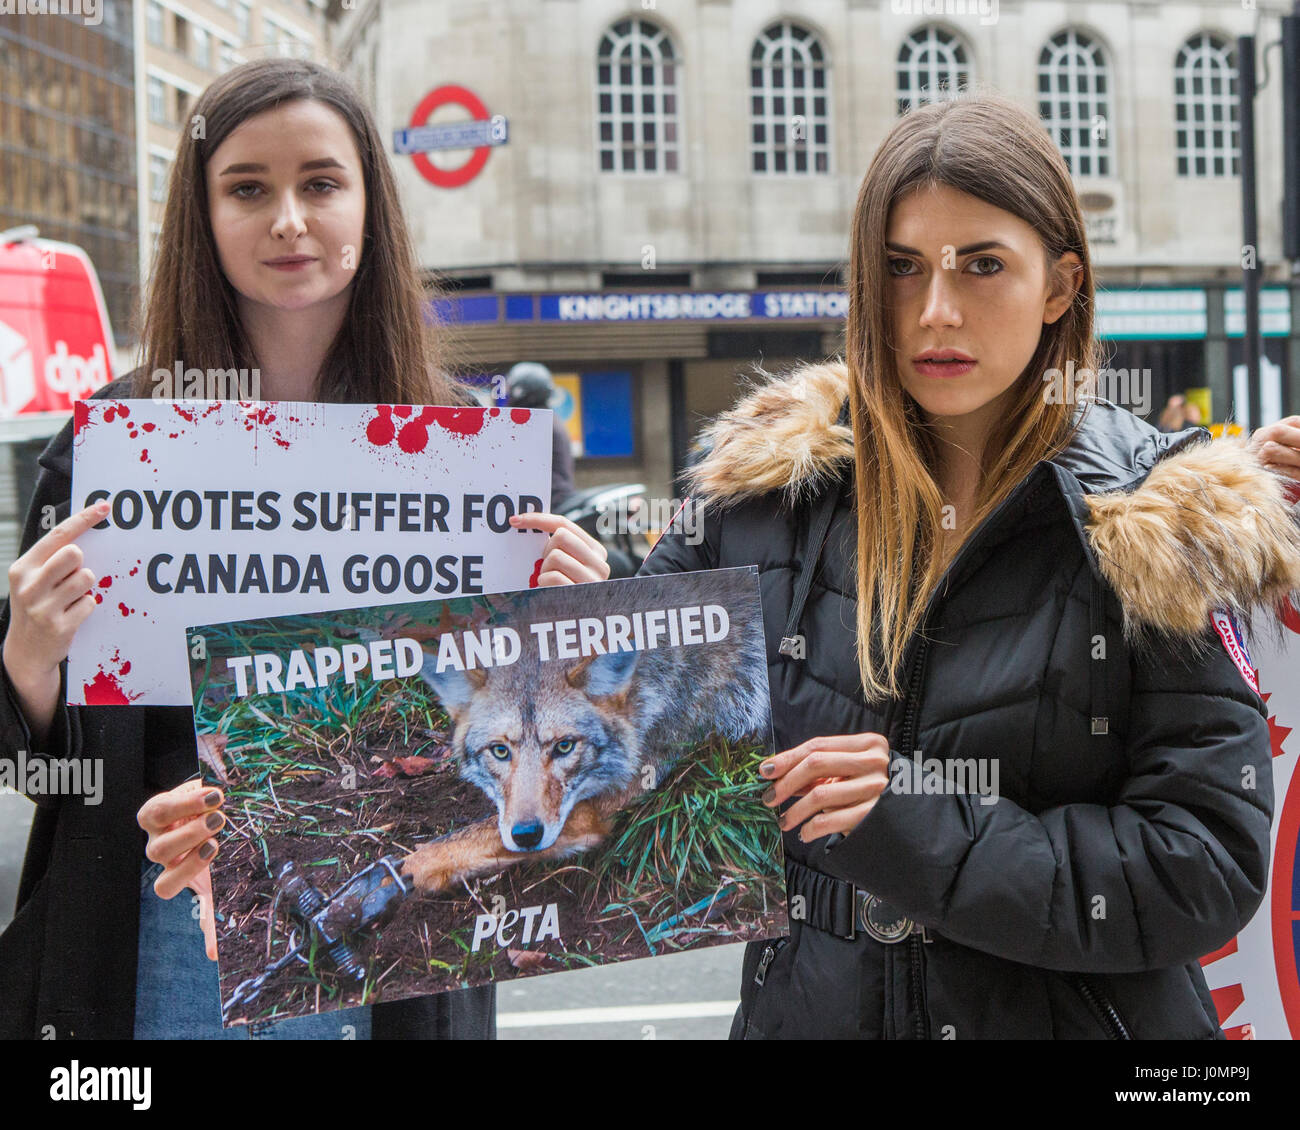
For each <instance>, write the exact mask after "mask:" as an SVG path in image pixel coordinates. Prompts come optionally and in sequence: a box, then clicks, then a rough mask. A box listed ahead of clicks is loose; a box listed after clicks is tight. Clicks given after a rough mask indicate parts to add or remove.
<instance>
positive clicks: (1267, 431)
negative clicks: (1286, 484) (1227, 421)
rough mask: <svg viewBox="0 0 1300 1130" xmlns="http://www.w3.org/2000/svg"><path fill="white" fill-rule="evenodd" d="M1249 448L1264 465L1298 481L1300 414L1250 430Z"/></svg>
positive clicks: (1299, 478) (1299, 479)
mask: <svg viewBox="0 0 1300 1130" xmlns="http://www.w3.org/2000/svg"><path fill="white" fill-rule="evenodd" d="M1250 449H1251V450H1252V451H1253V452H1255V454H1256V455H1258V456H1259V461H1260V462H1261V463H1263V464H1264V466H1265V467H1268V468H1270V469H1271V470H1274V471H1277V472H1278V473H1279V474H1282V475H1285V476H1286V477H1287V478H1288V479H1292V480H1294V481H1295V482H1300V416H1288V417H1287V418H1286V419H1285V420H1279V421H1278V422H1277V423H1276V424H1269V425H1268V426H1267V427H1264V428H1260V429H1259V430H1258V431H1255V432H1252V433H1251V436H1250Z"/></svg>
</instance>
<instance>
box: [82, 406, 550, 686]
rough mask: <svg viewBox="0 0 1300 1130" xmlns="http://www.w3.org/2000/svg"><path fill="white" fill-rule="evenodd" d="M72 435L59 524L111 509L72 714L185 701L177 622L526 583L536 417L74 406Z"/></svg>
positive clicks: (540, 414)
mask: <svg viewBox="0 0 1300 1130" xmlns="http://www.w3.org/2000/svg"><path fill="white" fill-rule="evenodd" d="M74 437H75V438H74V441H73V488H72V508H73V511H74V512H75V511H76V510H78V509H80V508H81V507H83V506H89V505H91V504H92V503H94V502H96V501H98V500H99V499H105V498H106V499H108V500H109V501H110V503H111V504H112V509H111V511H110V512H109V515H108V517H107V518H106V519H105V520H104V522H102V523H101V524H100V525H99V526H96V527H95V528H94V529H93V530H90V531H88V532H87V533H86V534H85V535H83V536H82V537H81V538H80V539H79V541H78V544H79V545H80V546H81V548H82V550H83V552H84V553H85V561H86V565H87V566H88V567H89V568H90V569H92V570H94V572H95V575H96V578H97V580H96V583H95V586H94V588H93V590H92V591H93V592H94V594H95V599H96V600H97V601H98V602H99V606H98V607H97V608H96V609H95V611H94V612H92V613H91V615H90V616H89V618H88V619H87V620H86V621H85V622H84V623H83V624H82V625H81V627H80V628H79V629H78V631H77V634H76V637H75V638H74V640H73V643H72V648H71V651H70V653H69V657H68V702H69V703H71V704H75V705H128V704H134V705H139V706H144V705H169V706H188V705H190V704H191V701H192V696H191V692H190V686H189V674H188V672H189V655H188V649H189V647H190V646H202V644H201V641H198V642H196V643H194V644H192V643H191V641H190V640H189V639H188V638H187V636H186V632H185V629H186V628H187V627H189V626H190V625H193V624H211V623H216V622H219V621H227V620H239V619H253V618H257V617H261V616H278V615H284V614H286V613H293V612H323V611H333V610H335V609H341V608H355V607H360V606H365V605H372V604H374V603H376V601H378V600H380V599H384V600H392V601H401V600H418V599H425V600H428V599H434V598H436V597H439V596H455V595H462V594H468V593H495V592H509V591H513V590H516V589H522V588H528V587H529V586H530V585H532V584H536V574H537V567H538V565H539V563H540V558H541V552H542V547H543V545H544V544H545V542H546V534H545V533H542V532H540V531H520V530H517V529H515V528H514V527H512V526H511V525H510V524H509V518H510V515H512V514H515V513H520V512H523V511H544V510H546V509H547V508H548V507H549V505H550V477H551V442H552V430H551V414H550V412H549V411H546V410H534V411H529V410H528V409H504V408H477V407H475V408H433V407H420V406H416V407H411V406H407V405H387V404H381V405H365V404H314V403H300V402H293V401H282V402H278V403H275V402H266V403H249V402H240V401H204V400H83V401H79V402H78V403H77V405H76V409H75V414H74Z"/></svg>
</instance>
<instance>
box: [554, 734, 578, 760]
mask: <svg viewBox="0 0 1300 1130" xmlns="http://www.w3.org/2000/svg"><path fill="white" fill-rule="evenodd" d="M577 744H578V741H577V739H576V738H561V739H560V740H559V741H558V742H556V743H555V745H554V746H552V747H551V753H552V755H553V756H555V757H563V756H565V754H569V753H572V752H573V750H574V747H575V746H576V745H577Z"/></svg>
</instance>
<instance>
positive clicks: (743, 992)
mask: <svg viewBox="0 0 1300 1130" xmlns="http://www.w3.org/2000/svg"><path fill="white" fill-rule="evenodd" d="M789 948H790V939H789V938H774V939H772V940H771V941H769V942H762V943H759V942H754V943H752V944H751V945H750V946H749V947H748V948H747V949H746V951H745V962H744V967H743V971H742V982H741V986H740V1015H739V1017H738V1018H737V1019H738V1020H739V1024H740V1035H739V1039H742V1040H762V1039H765V1038H766V1036H765V1034H764V1031H763V1028H762V1026H761V1025H760V1024H756V1023H755V1021H756V1020H758V1019H759V1013H760V1010H761V1008H762V1005H763V1003H764V1002H765V1001H766V1000H767V999H769V998H770V996H771V993H770V992H769V993H768V994H766V996H765V995H764V992H763V990H764V988H765V987H766V986H767V984H768V980H769V978H770V977H771V975H772V968H773V966H774V965H775V964H776V959H777V958H778V957H780V956H781V954H782V953H783V952H786V951H788V950H789Z"/></svg>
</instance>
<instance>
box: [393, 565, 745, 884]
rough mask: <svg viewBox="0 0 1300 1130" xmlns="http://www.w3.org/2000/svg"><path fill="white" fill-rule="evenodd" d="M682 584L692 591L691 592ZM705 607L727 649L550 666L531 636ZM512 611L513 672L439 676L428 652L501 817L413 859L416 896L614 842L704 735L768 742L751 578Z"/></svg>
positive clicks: (697, 578) (581, 596)
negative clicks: (544, 629)
mask: <svg viewBox="0 0 1300 1130" xmlns="http://www.w3.org/2000/svg"><path fill="white" fill-rule="evenodd" d="M686 576H690V578H691V580H692V582H693V583H692V584H690V585H686V584H684V583H683V581H684V580H685V579H686ZM697 605H698V606H701V607H703V606H707V605H718V606H721V607H722V608H724V609H725V610H726V613H727V621H728V628H727V632H726V635H725V636H724V637H723V638H721V639H718V640H716V641H713V642H701V643H691V644H683V645H680V646H676V647H673V646H670V645H669V644H668V640H667V635H666V633H665V636H664V637H662V638H661V639H660V640H659V646H657V647H655V648H652V649H645V650H639V651H637V650H631V651H627V650H615V651H604V653H603V654H591V655H584V656H582V657H580V658H575V659H559V658H554V657H552V658H550V659H548V660H543V659H542V658H541V655H540V650H539V647H538V644H537V641H536V639H535V637H534V636H533V634H532V632H531V631H530V630H529V625H530V624H541V623H545V622H555V621H562V620H574V619H579V620H580V619H584V618H587V617H595V618H598V619H599V620H600V621H601V623H602V624H603V623H605V622H606V618H607V617H612V616H623V617H631V616H632V614H633V613H636V612H646V611H651V610H658V609H670V608H679V607H692V606H697ZM515 609H516V610H517V611H512V612H511V613H510V615H509V618H508V620H505V621H504V622H506V623H509V624H510V626H511V627H513V628H515V629H516V630H517V631H518V633H519V636H520V637H521V639H522V640H523V641H524V646H523V652H522V654H521V655H520V657H519V658H518V659H517V660H516V661H515V662H514V663H512V664H510V665H508V666H492V667H488V668H483V667H472V668H470V669H468V670H455V669H452V668H448V669H446V670H443V671H442V672H438V671H437V670H436V669H435V664H434V659H433V656H432V655H430V654H429V653H428V652H427V651H426V658H425V663H424V667H423V669H422V672H421V674H422V677H423V678H424V680H425V682H427V683H428V685H429V686H430V687H431V688H432V689H433V691H434V693H435V694H436V696H437V698H438V700H439V702H440V703H441V704H442V707H443V709H444V710H446V711H447V713H448V715H449V717H450V719H451V722H452V727H453V729H452V741H451V744H452V751H453V755H454V756H455V757H457V758H458V759H459V763H460V774H461V776H462V777H463V778H464V779H465V780H467V781H471V782H473V783H474V784H475V785H476V786H478V788H479V789H481V790H482V792H483V793H484V794H485V795H486V796H487V797H488V798H489V799H490V800H491V801H492V802H493V803H494V804H495V806H496V815H495V817H494V818H492V817H490V818H488V819H484V820H481V821H479V822H477V823H474V824H470V825H467V826H466V827H464V828H461V829H458V830H455V831H452V832H451V833H449V834H448V835H445V836H443V837H441V838H440V839H437V840H434V841H432V842H430V843H427V844H424V845H423V846H421V847H418V848H416V849H415V850H414V851H413V852H412V853H411V854H410V855H409V856H407V857H406V859H405V860H404V861H403V866H402V869H403V871H405V872H407V873H408V874H410V875H411V876H412V877H413V878H414V880H415V886H416V889H417V890H421V891H441V890H446V889H448V888H449V887H452V886H453V885H456V884H459V883H460V882H461V881H462V880H466V879H469V878H472V877H474V876H477V875H484V874H492V873H495V872H498V871H501V870H502V869H504V868H505V867H508V866H510V865H511V864H514V863H520V862H524V861H530V860H538V859H556V858H560V857H563V856H567V855H571V854H574V853H576V852H580V851H584V850H586V849H588V848H592V847H594V846H596V845H597V844H599V843H600V842H601V841H602V840H603V839H604V838H605V837H606V836H607V835H608V834H609V832H610V829H611V817H612V816H613V815H614V814H615V813H616V812H618V811H619V810H620V809H622V808H624V807H626V806H628V805H630V804H632V803H634V802H635V801H636V800H637V799H638V798H642V797H644V796H646V794H647V792H648V791H649V790H650V789H653V788H655V787H656V786H657V785H658V784H659V783H661V782H662V781H664V780H665V779H666V777H667V775H668V770H669V768H670V767H671V766H672V765H673V764H674V763H675V762H676V761H678V760H679V759H680V758H681V757H682V756H687V755H689V754H690V753H691V751H692V749H693V747H695V746H698V745H699V744H700V743H702V742H703V741H704V740H705V739H706V738H708V737H709V736H710V735H719V736H721V737H723V738H725V739H727V740H729V741H733V742H737V741H741V740H744V739H747V738H752V739H755V740H757V741H760V742H762V741H767V740H768V739H769V736H770V711H771V707H770V700H769V696H768V686H767V668H766V649H765V644H764V637H763V622H762V613H761V611H760V608H759V601H758V584H757V574H756V573H755V572H753V571H751V570H746V569H736V570H715V571H709V572H704V573H699V574H689V575H677V576H667V577H646V578H634V579H631V580H625V581H610V582H604V583H593V584H590V585H576V586H570V585H565V586H562V587H557V588H547V589H535V590H532V591H530V592H528V593H524V594H520V596H519V597H517V598H516V605H515ZM756 785H757V778H756ZM756 803H757V798H756Z"/></svg>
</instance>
